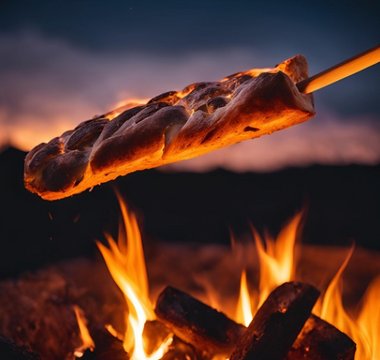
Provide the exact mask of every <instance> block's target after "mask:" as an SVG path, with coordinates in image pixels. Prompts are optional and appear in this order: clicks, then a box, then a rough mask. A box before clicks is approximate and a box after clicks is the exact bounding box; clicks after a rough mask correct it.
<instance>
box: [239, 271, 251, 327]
mask: <svg viewBox="0 0 380 360" xmlns="http://www.w3.org/2000/svg"><path fill="white" fill-rule="evenodd" d="M235 319H236V322H238V323H241V324H244V325H245V326H248V325H249V324H250V322H251V321H252V319H253V314H252V306H251V298H250V295H249V291H248V284H247V273H246V271H245V269H244V270H243V271H242V273H241V279H240V295H239V300H238V304H237V311H236V318H235Z"/></svg>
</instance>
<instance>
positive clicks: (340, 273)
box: [0, 46, 380, 360]
mask: <svg viewBox="0 0 380 360" xmlns="http://www.w3.org/2000/svg"><path fill="white" fill-rule="evenodd" d="M378 54H379V47H378V46H377V47H375V48H373V49H370V50H369V51H368V52H365V53H362V54H361V55H359V56H358V57H354V58H351V59H349V60H348V61H346V62H343V63H341V64H339V65H337V66H336V67H333V68H330V69H328V70H326V71H325V72H322V73H320V74H317V75H316V76H314V77H310V78H307V63H306V60H305V59H304V57H302V56H296V57H294V58H292V59H290V60H287V61H285V62H284V63H281V64H280V65H278V66H277V67H276V68H273V69H262V70H260V71H257V70H250V71H248V72H245V73H238V74H234V75H231V76H230V77H227V78H224V79H222V80H221V81H220V82H213V83H198V84H193V85H190V86H188V87H186V88H185V89H184V90H182V91H181V92H176V91H174V92H167V93H164V94H161V95H159V96H158V97H155V98H153V99H151V100H150V101H149V102H147V104H145V105H141V106H135V107H132V108H130V109H127V110H126V109H125V108H123V109H121V110H120V109H117V110H116V111H115V112H111V113H108V114H103V115H102V116H100V117H95V118H93V119H91V120H88V121H85V122H83V123H81V124H79V125H78V126H77V127H76V128H75V129H73V130H69V131H66V132H64V133H63V134H62V135H61V136H59V137H56V138H54V139H52V140H51V141H50V142H49V143H48V144H45V143H43V144H40V145H38V146H37V147H35V148H34V149H33V150H32V151H31V152H30V153H29V154H28V156H27V157H26V161H25V172H24V180H25V186H26V187H27V188H28V189H29V190H30V191H32V192H35V193H37V194H38V195H40V196H41V197H42V198H44V199H48V200H57V199H61V198H64V197H68V196H71V195H74V194H77V193H79V192H82V191H84V190H86V189H89V188H92V187H93V186H95V185H99V184H100V183H102V182H107V181H109V180H113V179H115V178H116V177H118V176H121V175H126V174H128V173H130V172H134V171H138V170H144V169H148V168H152V167H156V166H160V165H163V164H168V163H171V162H175V161H179V160H183V159H188V158H192V157H195V156H199V155H202V154H205V153H207V152H209V151H212V150H215V149H217V148H220V147H223V146H227V145H230V144H233V143H236V142H239V141H242V140H247V139H251V138H255V137H258V136H261V135H265V134H271V133H272V132H273V131H278V130H281V129H283V128H285V127H289V126H293V125H295V124H297V123H301V122H303V121H306V120H308V119H309V118H311V117H312V116H313V115H314V113H315V112H314V104H313V99H312V95H309V94H310V93H311V92H312V91H315V90H317V89H319V88H321V87H324V86H326V85H328V84H330V83H332V82H335V81H338V80H340V79H341V78H343V77H345V76H349V75H351V74H352V73H354V72H357V71H360V70H362V69H363V68H365V67H368V66H371V65H373V64H374V63H376V62H378V57H377V56H378ZM363 62H364V64H363ZM352 66H353V67H354V69H353V70H352ZM119 110H120V114H119ZM210 124H212V126H211V125H210ZM227 127H229V130H228V131H226V128H227ZM152 154H153V155H152ZM149 156H151V159H150V160H149V159H148V158H149ZM117 195H118V199H119V203H120V207H121V213H122V221H121V223H120V226H119V231H118V239H117V240H115V239H114V238H113V236H111V234H109V233H106V234H105V239H106V242H107V244H106V245H104V243H103V242H102V240H101V239H99V240H98V241H97V246H98V249H99V251H100V254H101V255H102V258H103V261H104V263H105V265H106V269H107V273H105V272H104V264H103V262H99V261H89V262H86V261H84V262H80V261H77V262H69V263H65V264H61V265H57V266H56V267H52V268H47V269H42V270H41V271H40V272H39V273H37V274H25V275H23V276H21V277H20V278H19V279H18V281H17V282H11V281H5V282H3V283H1V288H0V294H1V296H0V303H1V304H2V305H3V310H2V312H3V313H2V316H1V319H2V322H1V324H0V330H1V331H0V333H2V334H3V335H4V336H3V335H2V336H0V350H1V351H2V353H4V354H6V357H7V359H22V360H34V359H44V360H58V359H64V360H79V359H83V360H91V359H95V360H107V359H114V360H119V359H120V360H123V359H130V360H160V359H163V360H174V359H175V360H177V359H178V360H224V359H230V360H260V359H263V360H264V359H272V360H282V359H286V360H298V359H311V360H318V359H325V360H341V359H342V360H351V359H352V360H353V359H354V358H355V359H357V360H371V359H372V360H378V359H380V357H379V356H380V343H379V341H378V338H379V335H380V328H379V324H380V309H379V307H378V299H379V297H380V278H379V277H375V276H374V275H378V273H379V272H378V271H373V269H369V270H368V269H367V270H368V271H367V272H366V273H365V276H362V275H363V274H362V273H359V274H358V275H357V276H356V277H354V279H352V278H347V276H346V277H345V272H346V269H347V267H348V266H349V263H350V260H351V258H352V257H353V255H354V253H355V246H354V245H352V246H351V247H349V248H347V249H343V253H344V256H343V257H341V256H338V257H337V258H336V259H335V256H333V257H332V258H333V261H332V262H331V263H327V260H328V259H331V256H330V255H331V254H330V249H328V248H323V249H322V250H323V251H322V252H318V251H320V249H319V250H318V249H315V248H314V249H311V251H308V247H307V246H303V245H301V244H300V243H299V242H297V241H296V240H297V238H298V237H299V236H300V235H301V231H300V230H301V228H302V224H303V221H304V219H305V216H306V215H305V212H304V211H300V212H299V213H297V214H296V215H295V216H294V217H293V218H292V219H291V220H290V221H289V222H288V223H287V224H286V225H285V226H284V227H283V229H282V230H281V231H280V232H279V234H278V236H277V237H276V238H274V237H272V236H271V235H269V234H264V235H265V236H262V234H260V233H259V232H258V231H257V230H256V229H255V228H254V226H251V235H250V239H249V240H247V239H243V240H242V239H240V238H237V237H235V235H234V234H233V233H232V232H231V248H230V249H223V250H221V248H219V247H218V246H216V247H214V248H212V250H210V251H209V253H208V254H207V251H208V250H209V249H207V248H206V249H205V253H203V255H204V254H207V256H206V258H207V261H205V262H202V261H200V260H201V259H199V258H198V257H197V256H195V257H194V255H197V254H196V252H195V253H194V250H193V249H191V247H190V248H176V247H174V248H171V246H169V245H167V244H166V245H162V246H159V245H157V247H156V248H153V249H149V248H146V249H145V250H146V251H147V253H148V260H149V262H150V261H151V260H152V259H153V260H154V263H153V264H154V266H153V268H154V271H152V268H150V266H152V265H150V264H149V262H148V266H146V263H145V255H144V249H143V242H142V238H141V234H140V230H139V226H138V223H137V219H136V217H135V215H134V214H133V213H132V212H130V211H129V210H128V208H127V206H126V203H125V202H124V200H123V199H122V197H121V195H120V194H119V193H118V194H117ZM201 253H202V252H200V253H199V254H201ZM159 254H161V255H159ZM170 254H171V257H170V256H169V255H170ZM199 254H198V255H199ZM305 254H308V255H307V256H306V255H305ZM317 254H319V255H320V257H317ZM340 254H342V249H340ZM193 257H194V259H193ZM317 258H318V259H317ZM376 260H378V259H376ZM181 261H183V262H185V265H188V266H184V267H182V268H181V266H178V263H179V262H181ZM328 261H330V260H328ZM166 263H168V264H167V265H166ZM173 264H175V266H170V265H173ZM200 265H203V266H200ZM315 265H318V266H317V268H313V266H315ZM149 269H150V270H149ZM327 269H329V271H327ZM332 269H333V270H334V271H333V272H331V271H330V270H332ZM180 270H182V271H180ZM183 270H185V271H183ZM172 273H174V275H175V276H174V278H175V279H176V280H175V281H172V276H173V274H172ZM206 274H207V276H206ZM148 275H149V276H148ZM344 277H345V280H344V281H343V278H344ZM148 279H149V281H148ZM189 279H191V281H189ZM370 281H371V282H370ZM355 282H356V283H360V287H361V288H362V289H363V287H366V286H365V285H367V283H369V282H370V283H369V285H368V287H367V288H366V291H365V292H364V291H363V296H362V299H361V300H358V299H357V294H358V293H359V292H358V291H357V289H355V290H353V291H352V293H354V294H355V296H354V297H353V296H352V294H351V296H350V295H349V294H348V295H347V291H346V292H345V289H346V287H347V285H348V286H349V287H352V288H355V286H356V287H357V284H356V285H353V283H355ZM343 285H344V287H343ZM11 299H12V300H13V301H11ZM18 312H19V313H18Z"/></svg>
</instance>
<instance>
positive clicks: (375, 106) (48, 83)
mask: <svg viewBox="0 0 380 360" xmlns="http://www.w3.org/2000/svg"><path fill="white" fill-rule="evenodd" d="M379 19H380V2H379V1H370V0H368V1H345V2H343V1H335V2H331V1H330V2H329V1H292V2H284V1H238V0H235V1H107V2H105V1H91V2H90V1H18V0H13V1H2V3H1V5H0V20H1V21H0V84H1V86H0V127H1V132H0V147H1V146H5V145H6V144H10V145H13V146H16V147H19V148H21V149H23V150H30V149H31V148H32V147H33V146H35V145H37V144H39V143H40V142H42V141H48V140H50V139H51V138H53V137H55V136H57V135H60V134H61V133H62V132H63V131H65V130H68V129H70V128H73V127H75V126H76V125H77V124H78V123H79V122H81V121H83V120H85V119H88V118H91V117H92V116H93V115H95V114H99V113H104V112H106V111H108V110H111V109H112V108H113V107H115V106H116V104H118V103H119V102H121V101H127V100H128V99H132V100H133V99H149V98H151V97H153V96H155V95H158V94H160V93H162V92H164V91H168V90H180V89H182V88H183V87H185V86H186V85H188V84H190V83H193V82H196V81H207V80H220V79H221V78H223V77H224V76H226V75H229V74H231V73H234V72H237V71H241V70H247V69H249V68H257V67H272V66H274V65H276V64H278V63H280V62H281V61H283V60H286V59H287V58H290V57H292V56H294V55H296V54H303V55H305V56H306V57H307V59H308V61H309V67H310V74H311V75H313V74H315V73H317V72H319V71H322V70H324V69H325V68H327V67H329V66H332V65H334V64H336V63H338V62H340V61H342V60H345V59H346V58H348V57H351V56H353V55H356V54H357V53H360V52H362V51H364V50H366V49H368V48H370V47H373V46H375V45H377V44H378V43H379V42H380V20H379ZM379 94H380V65H379V64H378V65H375V66H373V67H372V68H370V69H367V70H365V71H363V72H361V73H359V74H356V75H354V76H352V77H350V78H348V79H345V80H342V81H341V82H339V83H337V84H334V85H331V86H330V87H328V88H325V89H322V90H320V91H318V92H316V93H315V104H316V110H317V116H316V117H315V118H314V119H312V120H311V121H309V122H307V123H305V124H302V125H299V126H296V127H294V128H292V129H288V130H285V131H282V132H279V133H276V134H274V135H271V136H266V137H263V138H261V139H257V140H253V141H249V142H245V143H242V144H238V145H234V146H231V147H228V148H226V149H222V150H219V151H216V152H214V153H211V154H209V155H206V156H204V157H201V158H199V159H195V160H191V161H187V162H184V163H180V164H178V165H175V166H174V169H198V170H199V169H209V168H213V167H215V166H223V167H226V168H229V169H233V170H237V171H244V170H273V169H277V168H281V167H286V166H290V165H300V166H302V165H310V164H313V163H324V164H326V163H327V164H349V163H364V164H377V163H379V162H380V96H379ZM171 168H173V166H171Z"/></svg>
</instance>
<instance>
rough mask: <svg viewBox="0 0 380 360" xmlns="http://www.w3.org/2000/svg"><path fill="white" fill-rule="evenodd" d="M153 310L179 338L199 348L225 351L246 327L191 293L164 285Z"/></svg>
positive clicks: (212, 351)
mask: <svg viewBox="0 0 380 360" xmlns="http://www.w3.org/2000/svg"><path fill="white" fill-rule="evenodd" d="M155 312H156V314H157V316H158V318H159V319H160V320H161V321H162V322H164V323H165V324H166V325H168V326H169V327H170V328H171V329H172V330H173V332H174V334H175V335H177V336H178V337H179V338H180V339H182V340H183V341H185V342H187V343H189V344H191V345H193V346H194V347H195V348H196V349H198V350H200V351H205V352H207V353H212V354H223V355H229V354H230V353H231V351H232V349H233V348H234V346H235V345H236V343H237V341H238V340H239V338H240V337H241V336H242V334H243V333H244V332H245V330H246V327H245V326H243V325H240V324H237V323H235V322H234V321H232V320H231V319H229V318H228V317H227V316H226V315H224V314H223V313H221V312H219V311H217V310H215V309H213V308H211V307H210V306H208V305H206V304H204V303H202V302H201V301H199V300H197V299H195V298H193V297H192V296H190V295H188V294H186V293H184V292H182V291H180V290H178V289H175V288H173V287H170V286H168V287H166V288H165V289H164V290H163V291H162V293H161V294H160V296H159V297H158V299H157V303H156V309H155Z"/></svg>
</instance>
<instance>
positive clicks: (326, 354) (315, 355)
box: [286, 315, 356, 360]
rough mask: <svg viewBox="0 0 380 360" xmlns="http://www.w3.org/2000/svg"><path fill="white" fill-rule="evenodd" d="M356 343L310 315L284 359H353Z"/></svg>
mask: <svg viewBox="0 0 380 360" xmlns="http://www.w3.org/2000/svg"><path fill="white" fill-rule="evenodd" d="M355 350H356V345H355V343H354V342H353V341H352V340H351V339H350V338H349V337H348V336H347V335H346V334H344V333H342V332H341V331H339V330H338V329H337V328H336V327H334V326H333V325H331V324H329V323H327V322H326V321H323V320H322V319H320V318H319V317H317V316H314V315H311V316H310V317H309V319H308V320H307V321H306V323H305V326H304V327H303V329H302V331H301V333H300V334H299V335H298V337H297V340H296V341H295V342H294V344H293V347H292V349H291V350H290V351H289V353H288V355H287V356H286V360H303V359H308V360H353V359H354V357H355Z"/></svg>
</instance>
